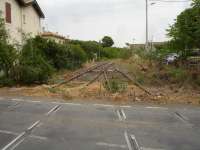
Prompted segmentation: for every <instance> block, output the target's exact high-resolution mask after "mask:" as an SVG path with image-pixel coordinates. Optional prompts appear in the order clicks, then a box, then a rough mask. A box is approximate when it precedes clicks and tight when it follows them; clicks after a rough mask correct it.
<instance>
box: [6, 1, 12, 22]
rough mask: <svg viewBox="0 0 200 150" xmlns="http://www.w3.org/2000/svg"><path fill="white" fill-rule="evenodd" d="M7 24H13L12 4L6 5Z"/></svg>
mask: <svg viewBox="0 0 200 150" xmlns="http://www.w3.org/2000/svg"><path fill="white" fill-rule="evenodd" d="M6 23H11V4H10V3H6Z"/></svg>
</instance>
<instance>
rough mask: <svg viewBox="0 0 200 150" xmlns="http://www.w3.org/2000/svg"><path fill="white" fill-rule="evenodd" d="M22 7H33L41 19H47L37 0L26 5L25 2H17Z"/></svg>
mask: <svg viewBox="0 0 200 150" xmlns="http://www.w3.org/2000/svg"><path fill="white" fill-rule="evenodd" d="M16 1H17V2H18V3H19V4H20V5H22V6H29V5H32V6H33V7H34V9H35V10H36V11H37V13H38V15H39V16H40V18H43V19H44V18H45V15H44V13H43V11H42V9H41V8H40V6H39V4H38V2H37V1H36V0H34V1H30V2H29V3H24V1H23V0H16Z"/></svg>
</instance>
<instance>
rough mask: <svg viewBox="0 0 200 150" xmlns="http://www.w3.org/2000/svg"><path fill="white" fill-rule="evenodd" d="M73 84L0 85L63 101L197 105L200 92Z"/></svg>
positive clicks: (6, 92)
mask: <svg viewBox="0 0 200 150" xmlns="http://www.w3.org/2000/svg"><path fill="white" fill-rule="evenodd" d="M76 84H77V85H79V86H75V87H71V86H61V87H59V88H55V89H52V88H51V87H50V86H49V85H41V86H31V87H13V88H1V89H0V95H1V96H31V97H45V98H55V99H63V100H64V101H71V100H73V101H80V100H81V101H99V102H106V103H117V104H130V103H152V104H192V105H200V91H198V90H191V89H180V90H176V88H175V87H174V88H173V87H170V86H165V87H160V88H155V87H145V88H146V89H148V90H149V91H150V92H151V93H152V95H148V94H146V93H145V92H143V91H141V90H140V89H139V88H138V87H136V86H134V85H129V86H128V88H127V90H126V91H124V92H121V93H114V94H113V93H110V92H108V91H106V90H105V89H104V88H103V86H102V85H101V83H99V82H95V83H93V84H92V85H90V86H88V87H85V86H84V85H85V84H84V83H83V82H81V83H80V82H76Z"/></svg>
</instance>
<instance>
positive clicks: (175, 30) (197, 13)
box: [168, 0, 200, 50]
mask: <svg viewBox="0 0 200 150" xmlns="http://www.w3.org/2000/svg"><path fill="white" fill-rule="evenodd" d="M168 35H169V36H170V37H171V38H172V39H171V43H172V45H173V47H176V48H177V49H182V50H185V49H195V48H198V49H200V0H193V4H192V7H191V8H189V9H186V10H185V11H183V12H182V13H181V14H180V15H179V16H178V17H177V19H176V22H175V23H174V24H173V25H172V26H170V29H169V30H168Z"/></svg>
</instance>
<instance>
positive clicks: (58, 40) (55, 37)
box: [41, 32, 69, 44]
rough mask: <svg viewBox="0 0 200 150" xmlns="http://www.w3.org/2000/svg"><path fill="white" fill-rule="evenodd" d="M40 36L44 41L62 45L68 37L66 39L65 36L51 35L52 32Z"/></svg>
mask: <svg viewBox="0 0 200 150" xmlns="http://www.w3.org/2000/svg"><path fill="white" fill-rule="evenodd" d="M41 36H42V37H43V38H45V39H48V40H52V41H55V42H56V43H59V44H64V43H66V42H67V41H69V37H67V38H66V37H65V36H62V35H59V34H58V33H53V32H44V33H42V34H41Z"/></svg>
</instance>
